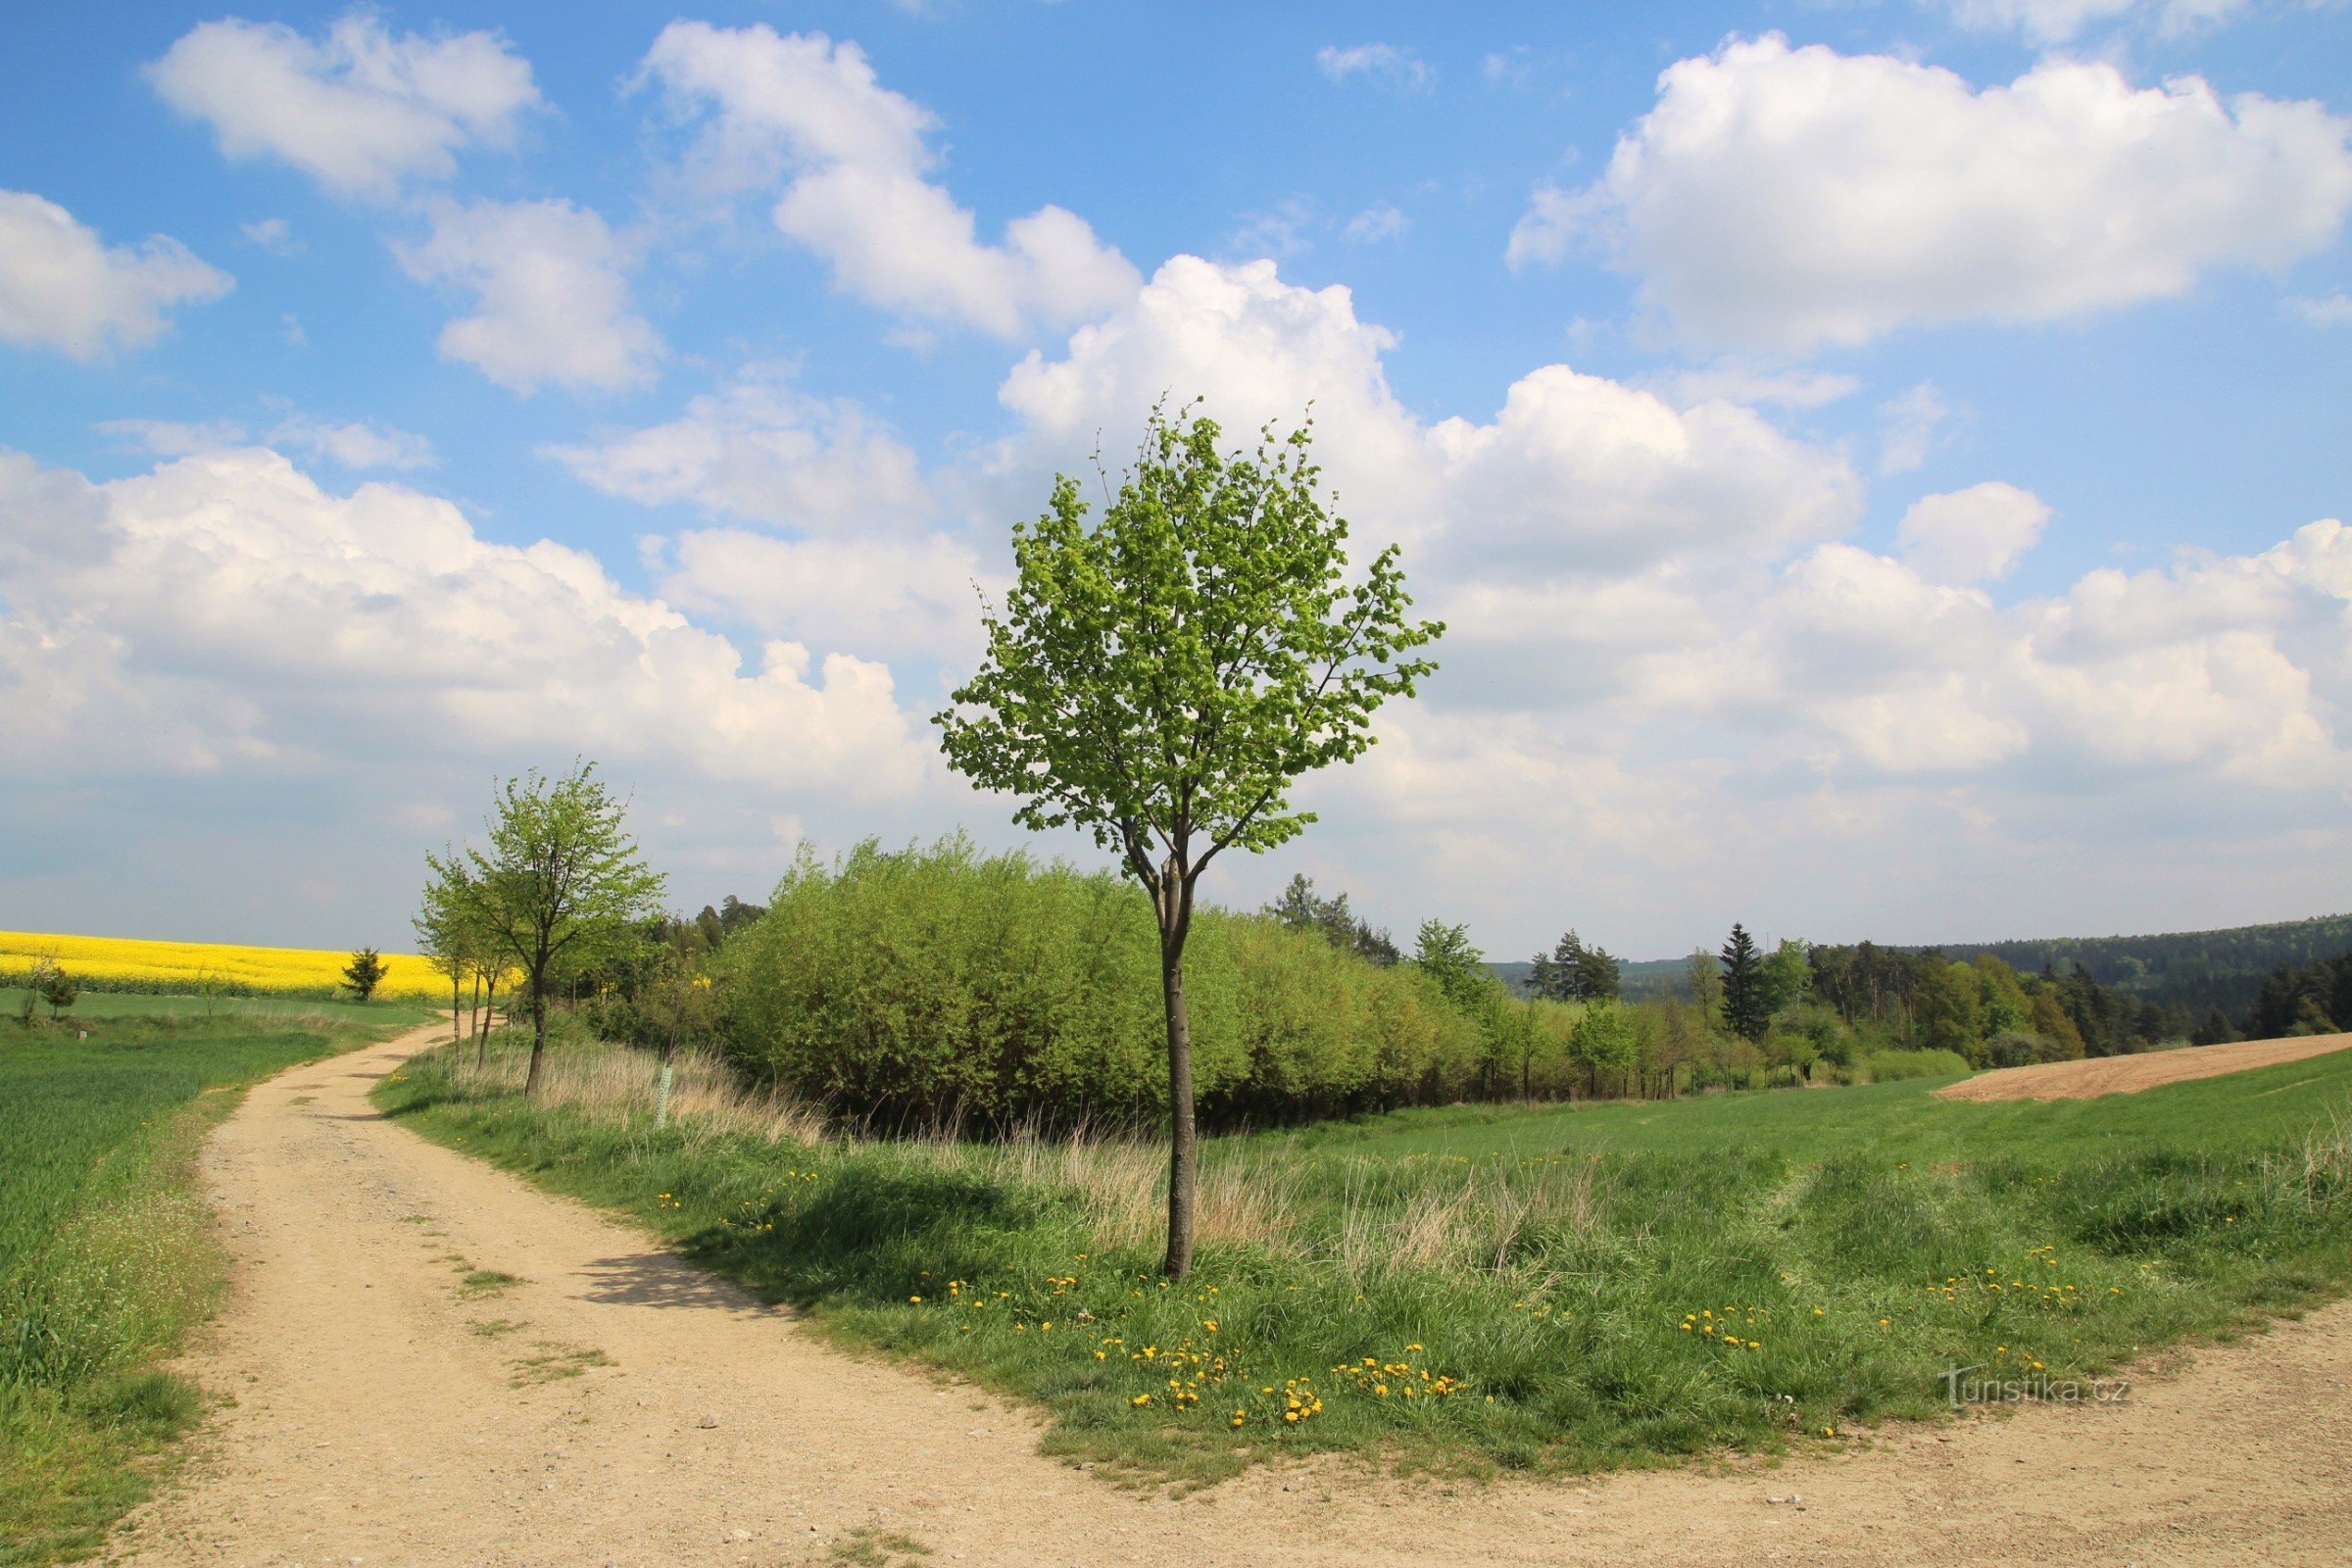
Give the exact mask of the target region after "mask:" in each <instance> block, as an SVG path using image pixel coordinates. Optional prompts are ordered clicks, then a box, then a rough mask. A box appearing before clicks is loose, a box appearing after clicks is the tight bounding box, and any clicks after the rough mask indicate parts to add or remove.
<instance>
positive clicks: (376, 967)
mask: <svg viewBox="0 0 2352 1568" xmlns="http://www.w3.org/2000/svg"><path fill="white" fill-rule="evenodd" d="M385 972H386V971H385V969H384V959H383V956H382V955H381V954H379V953H377V952H376V951H375V950H374V949H373V948H362V949H361V950H360V951H359V952H357V953H355V954H353V955H352V956H351V962H349V963H347V964H345V965H344V966H343V983H344V985H346V986H348V987H350V989H351V995H352V999H353V1000H354V1001H357V1002H366V1001H368V999H369V998H370V997H372V996H374V995H375V988H376V987H377V986H380V985H382V984H383V983H384V975H385Z"/></svg>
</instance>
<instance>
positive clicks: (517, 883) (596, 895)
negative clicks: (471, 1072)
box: [423, 761, 663, 1084]
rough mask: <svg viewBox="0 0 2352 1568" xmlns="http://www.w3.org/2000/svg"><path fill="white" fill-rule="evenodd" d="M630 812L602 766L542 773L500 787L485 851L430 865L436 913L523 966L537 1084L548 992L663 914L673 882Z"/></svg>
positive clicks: (430, 910) (429, 901) (428, 906)
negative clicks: (642, 848)
mask: <svg viewBox="0 0 2352 1568" xmlns="http://www.w3.org/2000/svg"><path fill="white" fill-rule="evenodd" d="M627 809H628V806H627V803H626V802H625V801H622V800H619V799H616V798H615V797H614V796H613V793H612V792H611V791H610V790H608V789H606V788H605V786H604V785H603V784H602V783H600V782H599V781H598V779H597V777H596V764H595V763H594V762H589V761H580V762H575V763H574V764H573V765H572V769H571V771H570V772H568V773H566V774H564V776H563V777H561V778H549V777H546V776H545V775H543V774H541V773H540V772H539V770H538V769H536V768H533V769H531V770H530V771H529V772H527V773H525V774H524V775H523V776H522V777H520V778H510V779H506V780H504V781H502V782H501V783H500V785H499V791H498V799H497V802H496V804H495V805H494V806H493V808H492V809H491V813H490V818H489V823H488V828H489V833H488V838H489V848H488V850H487V851H486V852H485V851H483V850H477V849H472V848H467V849H466V850H465V851H464V852H462V853H460V852H455V851H452V852H449V853H446V854H443V855H440V856H430V855H428V856H426V857H425V863H426V865H427V866H428V867H429V868H430V870H431V871H432V878H431V880H430V881H429V882H428V883H427V886H426V890H425V894H424V900H423V903H424V908H425V910H426V912H427V914H428V915H430V914H434V913H435V912H436V911H441V910H447V911H449V913H448V916H447V917H448V918H449V919H450V920H452V921H453V922H454V930H455V932H456V933H457V938H456V939H457V940H463V941H465V942H468V943H477V944H479V945H481V946H482V947H483V948H486V949H487V950H488V951H489V952H491V953H492V954H493V955H495V956H496V958H497V960H498V961H499V962H500V963H502V964H504V963H508V962H512V963H514V964H515V965H516V966H517V967H519V968H520V969H521V970H522V972H523V975H524V977H525V978H526V980H527V982H528V984H529V986H530V1005H531V1019H532V1022H533V1025H534V1027H535V1029H536V1040H537V1046H536V1047H535V1048H534V1050H533V1052H532V1057H531V1079H532V1082H533V1083H534V1084H535V1083H536V1081H537V1079H538V1076H539V1050H540V1049H541V1048H544V1047H545V1045H546V1043H547V993H548V986H549V983H550V982H551V981H552V980H554V979H556V978H558V977H559V976H563V975H576V974H581V973H584V972H586V971H587V970H589V969H591V968H593V967H595V966H596V965H597V964H598V963H600V962H603V961H604V960H606V959H608V958H610V957H611V956H613V955H614V954H616V953H619V952H623V951H625V950H626V949H627V948H628V946H629V944H630V943H631V942H632V941H633V940H635V937H636V929H635V928H636V926H637V924H638V923H639V922H642V921H644V920H647V919H650V918H652V917H654V916H655V915H657V914H659V913H660V908H661V904H660V901H661V898H662V885H663V878H662V874H661V873H660V872H658V871H655V870H652V869H651V868H649V867H648V866H647V865H646V863H645V860H644V858H643V857H642V856H641V855H640V854H639V853H638V850H637V841H636V840H635V839H633V838H631V837H630V836H629V834H628V832H627V830H626V829H625V828H624V827H623V826H622V818H623V817H624V816H625V815H626V813H627Z"/></svg>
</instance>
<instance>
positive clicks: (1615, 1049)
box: [1568, 1001, 1641, 1086]
mask: <svg viewBox="0 0 2352 1568" xmlns="http://www.w3.org/2000/svg"><path fill="white" fill-rule="evenodd" d="M1640 1048H1641V1041H1640V1038H1639V1037H1638V1035H1637V1034H1636V1032H1635V1029H1634V1023H1633V1019H1632V1017H1631V1016H1630V1015H1629V1014H1628V1013H1627V1012H1626V1010H1625V1008H1623V1007H1621V1006H1619V1005H1616V1004H1615V1003H1613V1002H1597V1001H1596V1002H1593V1003H1592V1004H1590V1005H1587V1006H1586V1008H1585V1014H1584V1016H1583V1017H1581V1018H1579V1019H1578V1020H1577V1022H1576V1032H1575V1034H1574V1035H1572V1036H1571V1037H1570V1038H1569V1042H1568V1051H1569V1054H1570V1055H1571V1056H1572V1057H1573V1058H1574V1059H1575V1061H1576V1064H1577V1065H1578V1066H1580V1067H1582V1068H1584V1069H1585V1071H1586V1072H1587V1073H1588V1074H1590V1075H1591V1077H1592V1080H1593V1084H1594V1085H1595V1086H1597V1085H1598V1083H1599V1081H1600V1078H1601V1075H1602V1074H1604V1073H1606V1074H1609V1075H1611V1076H1613V1077H1616V1078H1620V1079H1622V1078H1623V1077H1624V1076H1625V1075H1626V1074H1627V1073H1630V1072H1632V1071H1633V1070H1634V1067H1635V1064H1636V1062H1637V1061H1638V1060H1639V1059H1640Z"/></svg>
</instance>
